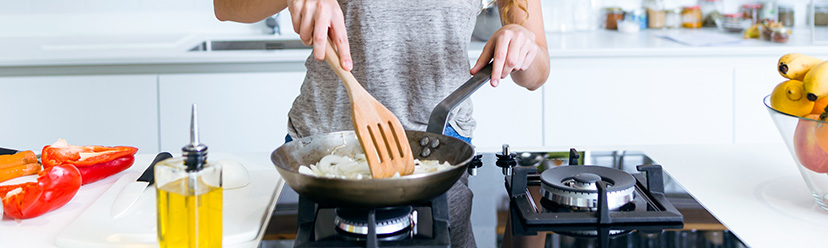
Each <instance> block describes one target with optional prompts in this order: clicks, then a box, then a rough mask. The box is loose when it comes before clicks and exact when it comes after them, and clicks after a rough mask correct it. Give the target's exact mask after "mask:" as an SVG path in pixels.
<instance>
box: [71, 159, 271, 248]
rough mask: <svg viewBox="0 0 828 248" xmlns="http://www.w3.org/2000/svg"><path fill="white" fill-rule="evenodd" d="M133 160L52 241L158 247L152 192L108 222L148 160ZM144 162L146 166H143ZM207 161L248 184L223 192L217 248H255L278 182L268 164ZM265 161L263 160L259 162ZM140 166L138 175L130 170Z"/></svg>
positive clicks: (84, 247) (84, 246)
mask: <svg viewBox="0 0 828 248" xmlns="http://www.w3.org/2000/svg"><path fill="white" fill-rule="evenodd" d="M142 158H143V159H142V160H140V161H139V159H136V161H135V165H133V168H131V170H130V171H129V172H127V173H125V174H124V175H123V176H122V177H121V178H120V179H118V181H116V182H115V183H114V184H113V185H112V186H111V187H110V188H109V189H108V190H107V191H106V192H104V194H103V195H101V197H100V198H98V199H97V200H96V201H95V202H94V203H92V205H91V206H89V208H88V209H86V210H85V211H84V212H83V213H82V214H81V215H80V216H78V218H77V219H75V220H74V221H72V223H71V224H69V226H67V227H66V229H64V230H63V231H62V232H61V233H60V234H59V235H58V237H57V239H56V244H57V245H58V246H60V247H66V248H73V247H78V248H94V247H113V248H117V247H130V248H137V247H158V241H157V236H156V235H157V234H156V215H155V213H156V206H155V187H148V188H147V189H146V190H144V193H143V195H142V196H141V197H140V198H139V199H138V201H137V202H136V203H135V204H134V205H133V206H132V207H131V208H130V209H129V210H128V211H127V212H126V213H125V214H124V215H123V216H121V217H119V218H112V216H111V214H110V213H111V208H112V203H113V202H114V200H115V198H116V196H117V195H118V194H119V193H120V192H121V190H122V189H123V188H124V186H125V185H127V184H129V183H132V182H135V180H136V179H137V178H138V177H139V176H140V174H141V172H142V171H143V170H144V169H145V168H147V166H149V164H150V162H151V159H152V157H151V156H147V157H145V158H144V157H142ZM144 160H146V161H144ZM210 160H211V161H218V160H234V161H237V162H239V163H241V164H242V165H244V167H245V168H246V169H247V171H248V175H249V178H250V184H249V185H247V186H245V187H241V188H236V189H230V190H224V192H223V198H224V199H223V204H224V205H223V207H224V208H223V211H224V212H223V220H222V222H223V229H222V231H223V233H224V237H223V240H222V242H223V246H224V247H257V246H258V243H259V241H260V240H261V236H262V234H263V233H264V230H263V229H264V227H265V226H266V224H267V222H268V221H269V219H270V213H271V212H272V211H273V208H274V206H275V205H276V199H278V195H279V192H281V191H282V187H284V180H283V179H282V178H281V177H280V176H279V173H278V172H277V171H276V169H275V167H273V165H270V164H262V162H263V161H258V162H259V163H252V162H250V161H246V160H244V159H242V158H239V157H237V156H233V155H229V154H211V155H210ZM264 161H267V160H264ZM138 165H142V167H141V168H140V169H135V168H134V167H135V166H138Z"/></svg>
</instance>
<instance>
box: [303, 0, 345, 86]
mask: <svg viewBox="0 0 828 248" xmlns="http://www.w3.org/2000/svg"><path fill="white" fill-rule="evenodd" d="M288 10H289V11H290V17H291V20H292V21H293V30H294V31H296V33H298V34H299V39H301V40H302V43H304V44H305V45H307V46H311V45H312V46H313V57H314V58H316V60H319V61H322V60H325V46H326V45H327V44H326V43H327V41H328V38H330V39H331V41H332V42H333V43H334V44H333V45H334V47H335V48H336V50H337V53H338V54H339V62H340V64H341V65H342V68H343V69H345V70H346V71H350V70H351V69H352V68H353V62H352V61H351V51H350V47H349V45H348V33H347V31H346V30H345V18H344V16H343V15H342V10H341V9H340V8H339V3H337V1H336V0H288Z"/></svg>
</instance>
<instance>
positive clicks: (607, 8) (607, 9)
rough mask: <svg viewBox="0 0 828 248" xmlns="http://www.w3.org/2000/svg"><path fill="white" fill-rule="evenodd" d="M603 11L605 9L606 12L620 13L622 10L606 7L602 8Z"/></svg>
mask: <svg viewBox="0 0 828 248" xmlns="http://www.w3.org/2000/svg"><path fill="white" fill-rule="evenodd" d="M604 9H605V10H606V11H611V12H616V11H622V10H621V7H606V8H604Z"/></svg>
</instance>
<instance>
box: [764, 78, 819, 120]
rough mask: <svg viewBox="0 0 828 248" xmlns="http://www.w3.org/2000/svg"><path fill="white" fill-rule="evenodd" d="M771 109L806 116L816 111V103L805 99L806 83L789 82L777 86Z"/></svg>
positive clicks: (773, 93)
mask: <svg viewBox="0 0 828 248" xmlns="http://www.w3.org/2000/svg"><path fill="white" fill-rule="evenodd" d="M770 104H771V107H772V108H774V109H776V110H779V111H781V112H784V113H787V114H790V115H796V116H804V115H806V114H809V113H811V111H812V110H813V109H814V104H815V103H814V102H812V101H808V99H807V98H806V97H805V87H804V83H803V82H802V81H799V80H793V79H791V80H788V81H785V82H782V83H779V84H778V85H776V87H775V88H773V92H771V95H770Z"/></svg>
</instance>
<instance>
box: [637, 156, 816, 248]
mask: <svg viewBox="0 0 828 248" xmlns="http://www.w3.org/2000/svg"><path fill="white" fill-rule="evenodd" d="M644 151H645V153H646V154H647V155H649V156H650V157H651V158H653V160H655V161H656V162H657V163H659V164H661V165H662V166H663V167H664V169H665V170H666V171H667V172H668V173H669V174H670V176H672V177H673V179H675V180H676V181H677V182H679V184H681V185H682V186H684V188H685V189H686V190H687V191H688V192H689V193H690V194H691V195H693V197H695V198H696V199H697V200H698V201H699V202H700V203H701V204H702V205H704V207H705V208H707V209H708V210H709V211H710V212H711V213H712V214H713V215H714V216H715V217H716V218H717V219H719V220H720V221H721V222H722V223H723V224H724V225H725V226H727V228H728V229H730V230H731V231H733V233H734V234H736V236H738V237H739V238H740V239H741V240H742V241H744V242H745V244H747V246H748V247H817V246H822V245H823V244H824V243H825V233H828V211H825V210H822V209H821V208H819V206H817V204H816V202H815V201H814V199H813V197H812V196H811V194H810V191H809V190H808V188H807V186H806V185H805V181H804V180H803V179H802V176H801V175H800V173H799V170H798V169H797V168H796V164H795V162H794V160H793V157H792V156H791V154H790V153H789V152H788V150H787V148H786V147H785V145H784V144H783V143H781V142H780V143H773V144H750V145H676V146H655V147H647V148H646V150H644Z"/></svg>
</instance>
